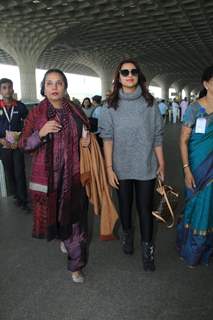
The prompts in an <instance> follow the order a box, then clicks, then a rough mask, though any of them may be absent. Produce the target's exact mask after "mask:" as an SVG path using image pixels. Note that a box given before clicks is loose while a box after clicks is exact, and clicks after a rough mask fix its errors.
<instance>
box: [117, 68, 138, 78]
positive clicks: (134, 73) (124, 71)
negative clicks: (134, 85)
mask: <svg viewBox="0 0 213 320" xmlns="http://www.w3.org/2000/svg"><path fill="white" fill-rule="evenodd" d="M130 73H131V75H132V76H137V75H138V69H132V70H128V69H121V70H120V74H121V75H122V76H123V77H128V75H129V74H130Z"/></svg>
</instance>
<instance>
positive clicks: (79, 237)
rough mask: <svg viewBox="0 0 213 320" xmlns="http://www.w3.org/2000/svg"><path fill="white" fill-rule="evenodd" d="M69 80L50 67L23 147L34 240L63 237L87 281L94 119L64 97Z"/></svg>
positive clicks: (78, 277) (76, 274)
mask: <svg viewBox="0 0 213 320" xmlns="http://www.w3.org/2000/svg"><path fill="white" fill-rule="evenodd" d="M67 86H68V84H67V79H66V77H65V75H64V73H63V72H62V71H61V70H58V69H50V70H48V71H47V72H46V73H45V75H44V79H43V81H42V84H41V95H42V96H44V97H45V99H44V100H43V101H41V102H40V104H39V105H38V106H37V107H35V108H34V109H33V110H32V111H31V112H30V113H29V116H28V117H27V119H26V121H25V126H24V129H23V132H22V134H21V137H20V140H19V146H20V148H22V149H23V150H24V151H26V152H31V153H32V154H33V161H32V175H31V179H30V194H31V198H32V207H33V213H34V217H33V218H34V222H33V232H32V234H33V237H36V238H47V240H52V239H60V240H61V241H62V242H63V244H64V247H65V248H64V249H66V250H65V251H66V252H67V254H68V270H70V271H71V273H72V279H73V281H74V282H76V283H82V282H83V281H84V277H83V274H82V272H81V271H82V268H83V267H84V266H85V265H86V262H87V225H86V223H87V209H88V200H87V197H86V194H85V190H84V188H83V187H82V186H81V182H80V159H79V153H80V148H79V145H80V139H81V143H82V145H83V147H87V146H88V145H89V143H90V136H89V135H87V136H85V137H84V138H81V136H82V130H83V126H85V127H88V125H89V124H88V119H87V118H86V116H85V115H84V113H83V112H82V111H81V109H80V108H79V107H77V106H75V105H74V104H73V103H72V102H70V101H68V100H66V99H65V98H64V96H65V94H66V90H67Z"/></svg>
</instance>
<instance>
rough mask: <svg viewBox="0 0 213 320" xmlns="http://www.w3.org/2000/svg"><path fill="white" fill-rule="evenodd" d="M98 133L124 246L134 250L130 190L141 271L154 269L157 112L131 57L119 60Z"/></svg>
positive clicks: (160, 170)
mask: <svg viewBox="0 0 213 320" xmlns="http://www.w3.org/2000/svg"><path fill="white" fill-rule="evenodd" d="M100 132H101V134H100V136H101V137H102V138H103V140H104V153H105V161H106V167H107V174H108V180H109V183H110V185H111V186H112V187H114V188H117V189H118V199H119V208H120V220H121V224H122V228H123V238H122V248H123V251H124V253H125V254H132V253H133V249H134V244H133V226H132V213H131V211H132V203H133V191H134V189H135V193H136V205H137V210H138V214H139V221H140V232H141V244H142V248H143V265H144V270H145V271H154V270H155V264H154V246H153V242H152V236H153V217H152V207H153V194H154V187H155V178H156V175H157V174H159V175H160V176H161V178H162V179H164V157H163V149H162V117H161V115H160V112H159V108H158V106H157V104H156V103H155V101H154V98H153V96H152V95H151V94H150V93H149V91H148V89H147V88H146V79H145V77H144V75H143V73H142V72H141V69H140V66H139V65H138V63H137V62H136V61H133V60H131V59H130V60H129V59H128V60H124V61H122V62H121V63H120V64H119V65H118V67H117V70H116V72H115V78H114V83H113V92H112V94H111V95H110V96H109V98H108V106H107V107H104V108H103V111H102V114H101V119H100Z"/></svg>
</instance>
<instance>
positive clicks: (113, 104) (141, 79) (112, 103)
mask: <svg viewBox="0 0 213 320" xmlns="http://www.w3.org/2000/svg"><path fill="white" fill-rule="evenodd" d="M125 63H132V64H134V66H135V68H136V69H137V70H138V85H139V86H140V87H141V89H142V96H143V97H144V99H145V100H146V102H147V104H148V107H151V106H153V103H154V97H153V96H152V95H151V93H150V92H149V90H148V89H147V86H146V78H145V76H144V74H143V73H142V71H141V68H140V66H139V64H138V63H137V61H135V60H133V59H125V60H122V61H121V62H120V63H119V65H118V66H117V69H116V71H115V76H114V80H113V91H112V93H111V95H110V96H109V98H108V99H107V103H108V106H109V108H114V109H117V108H118V100H119V90H120V88H121V87H122V85H121V83H120V80H119V79H120V70H121V67H122V66H123V64H125Z"/></svg>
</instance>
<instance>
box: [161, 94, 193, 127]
mask: <svg viewBox="0 0 213 320" xmlns="http://www.w3.org/2000/svg"><path fill="white" fill-rule="evenodd" d="M189 104H190V103H189V101H188V99H187V97H185V98H184V99H183V100H180V99H178V98H174V99H173V100H172V101H171V99H170V100H168V101H165V99H162V100H160V101H158V106H159V109H160V113H161V115H162V117H163V119H164V122H172V123H177V122H183V116H184V114H185V112H186V109H187V107H188V106H189Z"/></svg>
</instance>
